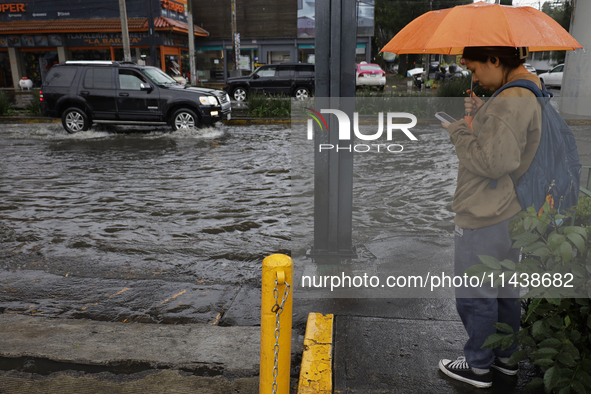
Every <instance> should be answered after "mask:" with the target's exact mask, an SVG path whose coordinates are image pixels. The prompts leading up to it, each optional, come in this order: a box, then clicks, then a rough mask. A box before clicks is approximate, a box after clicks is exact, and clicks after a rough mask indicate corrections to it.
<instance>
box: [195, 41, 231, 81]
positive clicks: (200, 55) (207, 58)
mask: <svg viewBox="0 0 591 394" xmlns="http://www.w3.org/2000/svg"><path fill="white" fill-rule="evenodd" d="M228 55H229V56H228V70H231V69H232V68H231V66H230V59H231V57H232V51H231V50H230V51H228ZM195 62H196V65H197V76H198V77H199V79H200V80H201V81H202V82H208V81H223V80H224V51H223V50H222V47H221V46H219V47H203V48H200V49H199V48H198V49H197V51H196V53H195ZM231 64H232V66H233V64H234V63H233V62H232V63H231Z"/></svg>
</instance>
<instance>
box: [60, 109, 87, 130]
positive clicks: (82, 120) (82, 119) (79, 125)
mask: <svg viewBox="0 0 591 394" xmlns="http://www.w3.org/2000/svg"><path fill="white" fill-rule="evenodd" d="M62 125H63V126H64V129H66V131H67V132H68V133H70V134H71V133H77V132H79V131H86V130H88V129H89V128H90V122H89V120H88V116H86V113H85V112H84V111H83V110H81V109H80V108H76V107H71V108H68V109H67V110H65V111H64V113H63V114H62Z"/></svg>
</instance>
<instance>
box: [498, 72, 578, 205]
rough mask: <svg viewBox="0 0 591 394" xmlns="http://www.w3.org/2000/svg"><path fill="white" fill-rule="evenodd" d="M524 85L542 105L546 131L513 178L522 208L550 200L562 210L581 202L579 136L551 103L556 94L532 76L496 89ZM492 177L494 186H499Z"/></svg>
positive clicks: (543, 131)
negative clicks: (523, 169)
mask: <svg viewBox="0 0 591 394" xmlns="http://www.w3.org/2000/svg"><path fill="white" fill-rule="evenodd" d="M512 87H521V88H526V89H529V90H531V91H532V92H533V93H534V94H535V95H536V97H538V100H539V102H540V104H541V105H542V135H541V137H540V145H539V146H538V150H537V151H536V154H535V156H534V159H533V161H532V163H531V165H530V166H529V168H528V169H527V171H526V172H525V173H524V174H523V175H522V176H521V177H520V178H519V179H515V178H514V177H513V176H511V179H513V183H514V185H515V191H516V192H517V198H518V199H519V203H520V205H521V209H522V210H524V211H525V210H527V208H528V207H531V206H533V207H534V208H535V210H536V212H539V211H540V209H541V208H542V207H543V206H544V203H545V202H546V201H548V202H549V203H550V207H551V208H555V209H556V210H557V211H558V212H560V213H565V211H567V210H569V209H570V208H572V207H573V206H574V205H577V202H578V200H579V185H580V178H581V162H580V161H579V153H578V151H577V144H576V141H575V136H574V134H573V132H572V131H571V129H570V128H569V127H568V125H567V124H566V122H565V121H564V119H562V117H561V116H560V114H559V113H558V111H556V109H554V107H552V105H551V104H550V97H553V94H552V93H550V92H548V91H547V90H546V87H545V86H544V85H543V84H542V89H543V90H540V88H538V86H537V85H536V84H535V83H534V82H532V81H529V80H526V79H519V80H516V81H513V82H511V83H508V84H506V85H505V86H503V87H502V88H500V89H499V90H497V91H496V92H495V94H494V95H493V97H495V96H496V95H498V94H499V93H501V92H502V91H503V90H505V89H508V88H512ZM496 183H497V182H496V180H492V181H491V186H490V187H491V188H493V189H494V188H495V187H496Z"/></svg>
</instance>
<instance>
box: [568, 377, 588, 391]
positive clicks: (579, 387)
mask: <svg viewBox="0 0 591 394" xmlns="http://www.w3.org/2000/svg"><path fill="white" fill-rule="evenodd" d="M570 387H571V388H572V389H573V391H574V392H575V393H577V394H587V390H585V386H583V383H581V382H579V381H576V380H573V381H572V382H571V383H570Z"/></svg>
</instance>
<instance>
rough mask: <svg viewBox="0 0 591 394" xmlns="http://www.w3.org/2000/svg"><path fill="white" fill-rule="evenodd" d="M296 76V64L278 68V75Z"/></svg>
mask: <svg viewBox="0 0 591 394" xmlns="http://www.w3.org/2000/svg"><path fill="white" fill-rule="evenodd" d="M294 76H295V66H280V67H279V70H277V77H279V78H292V77H294Z"/></svg>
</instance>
